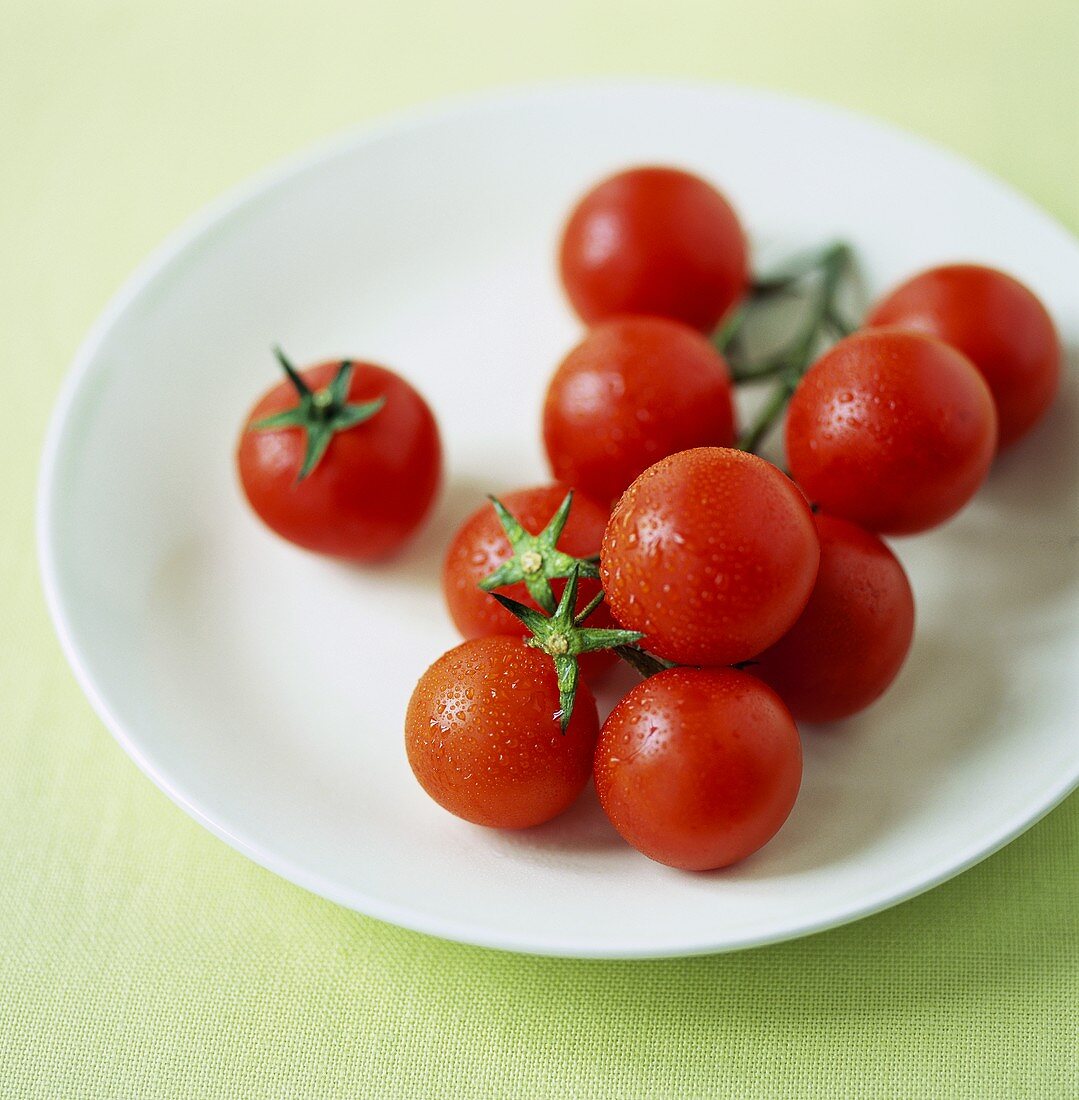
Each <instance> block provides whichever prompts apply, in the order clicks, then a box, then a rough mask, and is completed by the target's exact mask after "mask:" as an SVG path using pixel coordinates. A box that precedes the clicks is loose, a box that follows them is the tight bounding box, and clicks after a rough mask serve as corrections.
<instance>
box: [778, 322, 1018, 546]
mask: <svg viewBox="0 0 1079 1100" xmlns="http://www.w3.org/2000/svg"><path fill="white" fill-rule="evenodd" d="M996 419H997V418H996V413H995V412H994V410H993V399H992V397H991V396H990V394H989V388H988V387H987V386H986V384H985V382H984V380H983V379H982V377H981V375H980V374H978V372H977V371H976V370H975V369H974V367H973V366H971V363H970V360H969V359H967V358H966V357H965V356H964V355H962V354H960V353H959V352H958V351H956V350H955V349H954V348H952V347H949V346H948V345H947V344H945V343H942V342H941V341H940V340H935V339H933V338H931V337H928V336H921V335H919V334H917V333H914V332H903V331H900V330H898V329H870V330H867V331H864V332H857V333H855V334H854V335H853V336H848V337H847V338H846V339H845V340H841V341H840V342H839V343H838V344H836V345H835V346H834V347H833V348H832V349H831V350H830V351H828V352H827V353H826V354H825V355H823V356H822V357H821V358H820V359H819V360H818V361H817V362H816V363H815V364H814V365H813V366H812V367H810V369H809V371H808V373H807V374H806V376H805V377H804V378H803V379H802V381H801V383H800V385H799V386H798V389H797V390H796V391H795V394H794V397H793V398H792V400H791V404H790V409H789V411H788V414H787V458H788V461H789V463H790V468H791V473H792V474H793V475H794V478H795V480H796V481H797V482H798V484H799V485H801V486H802V488H803V489H804V490H805V491H806V493H807V495H808V496H809V498H810V499H811V500H813V501H815V502H816V503H817V504H819V505H820V506H821V508H822V510H823V511H825V512H828V513H830V514H831V515H836V516H841V517H843V518H844V519H849V520H853V521H854V522H855V523H857V524H859V525H860V526H862V527H866V528H868V529H869V530H870V531H883V532H885V533H889V534H893V535H905V534H913V533H914V532H916V531H925V530H927V529H928V528H930V527H935V526H936V525H937V524H938V523H943V522H944V520H946V519H948V518H949V517H950V516H952V515H954V514H955V513H956V512H958V511H959V509H960V508H962V507H963V505H964V504H966V503H967V501H968V500H970V498H971V497H972V496H973V495H974V494H975V492H976V491H977V490H978V487H979V486H980V485H981V484H982V482H983V481H984V480H985V476H986V474H987V473H988V471H989V465H990V463H991V462H992V460H993V454H994V452H995V450H996V441H997V431H996Z"/></svg>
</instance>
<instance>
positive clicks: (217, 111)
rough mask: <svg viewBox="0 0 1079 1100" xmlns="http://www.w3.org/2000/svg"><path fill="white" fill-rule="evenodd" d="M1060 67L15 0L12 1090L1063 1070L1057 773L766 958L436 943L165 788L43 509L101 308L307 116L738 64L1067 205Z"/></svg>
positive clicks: (8, 888) (456, 1086)
mask: <svg viewBox="0 0 1079 1100" xmlns="http://www.w3.org/2000/svg"><path fill="white" fill-rule="evenodd" d="M1077 58H1079V4H1077V3H1076V2H1075V0H1057V2H1051V0H1024V2H1023V3H1015V2H1012V0H1005V2H997V0H981V2H967V0H963V2H957V0H951V2H949V3H943V4H942V3H940V0H916V2H911V0H903V2H902V3H889V4H883V3H875V2H867V0H825V2H816V3H812V4H810V3H805V2H803V0H787V2H783V3H774V2H770V0H758V2H756V3H752V4H749V3H745V2H741V3H728V2H726V0H724V2H717V0H702V2H700V3H689V2H668V3H666V4H660V3H656V2H654V0H647V2H643V0H642V2H638V0H605V2H596V0H544V2H542V3H518V2H516V0H501V2H489V3H480V2H476V0H454V2H447V3H443V4H435V3H422V2H420V0H380V2H379V3H368V2H366V0H353V2H351V3H339V4H331V3H325V2H319V0H307V2H304V3H300V2H298V0H297V2H294V3H291V4H274V3H269V4H267V3H256V2H254V0H231V2H229V3H221V2H220V0H143V2H138V0H115V2H106V0H100V2H90V0H81V2H80V0H49V2H47V3H42V2H34V0H7V3H6V4H4V5H3V7H2V8H0V372H2V379H3V384H2V386H0V409H2V412H3V417H2V420H3V429H2V431H0V488H2V490H3V501H4V503H3V507H2V508H0V522H2V527H0V536H2V537H0V1097H23V1096H27V1097H30V1096H33V1097H38V1096H41V1097H64V1098H67V1097H82V1096H92V1097H118V1098H128V1097H139V1098H142V1097H146V1098H153V1097H212V1098H217V1097H264V1096H266V1097H269V1096H275V1097H327V1098H328V1097H337V1096H386V1097H398V1096H401V1097H405V1096H415V1097H425V1098H426V1097H524V1098H530V1100H540V1098H543V1097H558V1098H569V1097H627V1098H628V1097H653V1096H656V1097H666V1096H694V1097H696V1096H729V1097H738V1098H740V1100H747V1098H752V1097H758V1096H762V1097H780V1096H812V1097H833V1096H834V1097H863V1096H864V1097H874V1098H876V1097H892V1096H895V1097H950V1096H969V1097H978V1098H990V1097H1001V1098H1008V1100H1016V1098H1020V1097H1071V1098H1074V1097H1076V1096H1079V1070H1077V1064H1076V1059H1077V1054H1076V1051H1077V1049H1079V1028H1077V993H1079V915H1077V914H1079V890H1077V869H1079V799H1076V798H1074V797H1073V798H1072V799H1070V800H1069V801H1067V802H1066V803H1065V804H1064V805H1063V806H1061V807H1060V808H1058V809H1057V810H1056V811H1054V812H1053V813H1052V814H1050V815H1049V817H1047V818H1046V819H1045V820H1044V821H1043V822H1042V823H1040V824H1039V825H1037V826H1036V827H1035V828H1034V829H1032V830H1031V831H1030V832H1029V833H1027V834H1026V835H1025V836H1023V837H1022V838H1021V839H1019V840H1018V841H1016V842H1015V843H1013V844H1012V845H1010V846H1009V847H1008V848H1006V849H1005V850H1004V851H1002V852H1001V853H999V854H998V855H995V856H993V857H992V858H991V859H989V860H987V861H985V862H984V863H983V864H981V865H980V866H978V867H977V868H975V869H974V870H971V871H969V872H967V873H966V874H964V875H962V876H961V877H959V878H958V879H956V880H954V881H952V882H950V883H948V884H946V885H944V886H942V887H940V888H939V889H937V890H934V891H932V892H931V893H930V894H928V895H926V896H924V897H921V898H919V899H917V900H914V901H911V902H908V903H907V904H904V905H901V906H899V907H898V908H895V909H893V910H891V911H889V912H887V913H884V914H881V915H879V916H877V917H874V918H872V919H869V920H864V921H861V922H860V923H858V924H855V925H852V926H849V927H846V928H842V929H839V930H836V931H833V932H830V933H825V934H822V935H817V936H814V937H811V938H809V939H805V940H801V941H798V942H794V943H789V944H784V945H780V946H777V947H771V948H764V949H759V950H755V951H749V952H743V953H740V954H734V955H727V956H716V957H712V958H698V959H685V960H670V961H664V962H654V963H649V962H644V963H640V962H638V963H609V962H607V963H590V962H579V961H576V962H574V961H561V960H554V959H535V958H525V957H515V956H512V955H507V954H500V953H497V952H492V951H484V950H479V949H475V948H468V947H462V946H458V945H454V944H449V943H443V942H440V941H437V940H434V939H430V938H428V937H425V936H422V935H418V934H415V933H412V932H406V931H402V930H399V929H395V928H392V927H389V926H387V925H384V924H381V923H379V922H377V921H374V920H370V919H367V918H364V917H360V916H357V915H355V914H352V913H350V912H347V911H345V910H343V909H339V908H336V907H335V906H333V905H331V904H329V903H327V902H324V901H322V900H320V899H318V898H316V897H313V896H312V895H309V894H307V893H305V892H304V891H302V890H300V889H298V888H296V887H294V886H292V885H290V884H288V883H286V882H284V881H281V880H279V879H277V878H275V877H274V876H273V875H271V874H269V873H268V872H266V871H263V870H261V869H260V868H258V867H256V866H254V865H253V864H251V863H249V862H248V861H246V860H245V859H244V858H243V857H242V856H240V855H238V854H237V853H236V852H234V851H232V850H230V849H229V848H227V847H226V846H225V845H224V844H222V843H221V842H220V841H218V840H216V839H214V838H213V837H212V836H210V835H209V834H208V833H206V832H204V831H203V830H202V829H201V828H200V827H199V826H197V825H196V824H195V823H194V822H193V821H191V820H189V819H188V818H187V817H185V816H184V814H183V813H182V812H181V811H180V810H178V809H177V808H176V807H174V806H173V805H172V804H171V803H170V802H169V801H168V799H167V798H166V797H165V796H164V795H163V794H161V793H159V792H158V791H157V790H156V789H155V788H154V787H153V786H152V785H151V784H150V782H149V781H148V780H146V779H145V778H144V777H143V776H142V775H141V774H140V773H139V772H138V771H137V769H136V768H135V765H134V764H132V763H131V762H130V761H129V760H128V759H127V757H126V756H125V755H124V754H123V752H122V751H121V750H120V749H119V747H118V746H117V745H116V744H115V743H114V742H113V740H112V738H111V737H110V736H109V735H108V733H107V732H106V731H105V729H104V728H103V726H102V725H101V723H100V722H99V721H98V720H97V718H96V717H95V716H94V714H93V713H92V711H91V710H90V707H89V705H88V704H87V703H86V701H85V700H84V699H83V697H82V695H81V694H80V692H79V690H78V688H77V687H76V685H75V683H74V681H73V679H72V676H71V674H70V672H69V671H68V669H67V667H66V665H65V663H64V660H63V658H62V656H61V654H60V651H59V648H58V645H57V643H56V641H55V639H54V636H53V633H52V630H51V627H50V625H49V623H48V621H47V619H46V615H45V611H44V606H43V602H42V597H41V594H40V588H39V582H38V577H37V569H36V564H35V559H34V546H33V533H32V509H33V496H34V489H35V486H34V480H35V472H36V465H37V460H38V455H39V452H40V446H41V439H42V435H43V431H44V426H45V422H46V417H47V414H48V411H49V408H50V406H51V404H52V402H53V400H54V397H55V395H56V392H57V388H58V386H59V383H60V379H61V376H62V374H63V372H64V369H65V367H66V364H67V363H68V361H69V360H70V357H71V355H72V353H73V351H74V349H75V347H76V345H77V344H78V342H79V340H80V338H81V336H82V335H83V333H84V331H85V329H86V328H87V326H88V325H89V324H90V322H91V321H92V320H93V318H94V316H95V315H96V314H97V312H98V311H99V310H100V309H101V307H102V306H103V304H104V302H105V301H106V299H107V298H108V296H109V295H110V294H111V292H112V291H113V290H114V289H115V288H116V287H117V285H118V284H119V283H120V282H121V280H122V279H123V278H124V276H125V275H126V274H127V273H128V272H129V270H130V269H131V268H132V267H133V266H134V264H135V263H136V262H137V261H138V260H139V259H140V258H141V257H142V256H143V255H144V254H145V253H146V252H147V251H149V250H150V248H152V247H153V246H154V245H155V244H156V243H157V242H158V241H159V240H160V238H161V237H162V236H163V235H164V234H165V233H167V232H168V231H169V230H170V229H172V228H173V227H174V226H175V225H176V224H177V223H178V222H179V221H181V220H182V219H183V218H184V217H185V216H187V215H188V214H190V213H191V212H192V211H193V210H195V209H196V208H197V207H199V206H200V205H201V204H202V203H204V202H205V201H206V200H208V199H210V198H212V197H213V196H214V195H215V194H217V193H218V192H220V191H221V190H223V189H224V188H225V187H227V186H229V185H231V184H233V183H235V182H236V181H238V180H240V179H241V178H243V177H244V176H245V175H247V174H249V173H250V172H251V171H253V170H255V169H258V168H260V167H263V166H264V165H266V164H267V163H269V162H271V161H272V160H274V159H276V158H277V157H279V156H281V155H283V154H286V153H289V152H292V151H294V150H295V149H296V148H298V147H301V146H303V145H304V144H305V143H308V142H310V141H311V140H313V139H315V138H318V137H322V136H324V135H327V134H330V133H332V132H333V131H335V130H338V129H340V128H342V127H345V126H349V125H352V124H355V123H357V122H361V121H363V120H365V119H367V118H373V117H375V116H377V115H379V114H382V113H384V112H386V111H388V110H392V109H395V108H398V107H401V106H405V105H410V104H413V103H417V102H420V101H423V100H427V99H431V98H434V97H437V96H440V95H445V94H447V93H451V92H459V91H466V90H472V89H478V88H481V87H486V86H490V85H496V84H503V83H510V82H513V83H517V82H521V81H526V80H533V79H538V78H541V77H559V76H579V75H589V74H602V73H618V74H630V73H632V74H654V75H662V76H670V75H682V76H687V77H694V78H708V79H718V80H724V81H738V82H744V83H747V84H751V85H759V86H767V87H774V88H779V89H785V90H789V91H794V92H798V93H802V94H807V95H811V96H816V97H818V98H821V99H825V100H830V101H832V102H837V103H841V104H844V105H847V106H851V107H855V108H859V109H863V110H866V111H870V112H872V113H875V114H877V115H880V116H882V117H884V118H887V119H889V120H891V121H893V122H897V123H899V124H900V125H903V126H905V127H907V128H909V129H912V130H915V131H917V132H919V133H921V134H924V135H926V136H929V137H931V138H935V139H938V140H940V141H942V142H944V143H945V144H947V145H949V146H951V147H953V148H955V149H957V150H958V151H960V152H962V153H965V154H966V155H968V156H970V157H971V158H973V159H974V160H976V161H978V162H980V163H981V164H983V165H985V166H987V167H988V168H990V169H991V170H993V171H995V172H997V173H998V174H999V175H1001V176H1003V177H1004V178H1005V179H1007V180H1009V181H1010V182H1011V183H1012V184H1014V185H1015V186H1017V187H1018V188H1020V189H1021V190H1023V191H1025V192H1026V193H1028V194H1029V195H1031V196H1032V197H1033V198H1034V199H1035V200H1036V201H1038V202H1039V203H1041V204H1042V205H1043V206H1045V207H1046V208H1047V209H1048V210H1049V211H1050V212H1051V213H1053V214H1055V215H1056V216H1057V217H1058V218H1059V219H1061V220H1062V221H1063V222H1064V224H1066V225H1067V226H1069V227H1070V228H1071V229H1072V230H1076V229H1079V63H1077ZM1075 290H1076V293H1077V294H1079V287H1076V288H1075Z"/></svg>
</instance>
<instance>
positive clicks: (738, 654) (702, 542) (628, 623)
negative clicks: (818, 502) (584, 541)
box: [600, 447, 820, 665]
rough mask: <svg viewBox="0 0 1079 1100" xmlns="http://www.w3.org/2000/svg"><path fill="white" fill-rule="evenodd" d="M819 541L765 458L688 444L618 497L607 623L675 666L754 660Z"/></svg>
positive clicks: (793, 608)
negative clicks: (631, 633) (640, 636)
mask: <svg viewBox="0 0 1079 1100" xmlns="http://www.w3.org/2000/svg"><path fill="white" fill-rule="evenodd" d="M819 557H820V544H819V542H818V540H817V533H816V529H815V527H814V525H813V517H812V514H811V513H810V511H809V505H808V504H807V503H806V500H805V498H804V497H803V496H802V494H801V493H800V492H799V490H798V488H797V486H796V485H794V483H793V482H792V481H791V480H790V479H789V478H787V477H785V476H784V475H783V473H781V472H780V471H779V470H778V469H776V467H775V466H773V465H771V463H768V462H765V461H764V460H763V459H761V458H758V457H757V456H756V455H751V454H747V453H745V452H744V451H735V450H731V449H729V448H726V447H699V448H697V449H695V450H691V451H682V452H681V453H680V454H676V455H671V456H670V457H669V458H665V459H662V460H661V461H659V462H657V463H656V464H655V465H654V466H652V467H650V468H649V469H647V470H646V471H645V472H644V473H643V474H641V476H640V477H639V478H638V479H637V480H636V481H635V482H634V483H633V484H632V485H631V486H630V487H629V489H628V490H627V491H626V493H625V495H624V496H623V497H622V499H621V500H620V501H619V502H618V505H617V507H616V508H615V510H614V512H613V514H612V515H611V520H610V523H608V525H607V531H606V533H605V535H604V537H603V550H602V552H601V554H600V575H601V578H602V583H603V588H604V591H605V592H606V594H607V600H608V602H609V603H610V605H611V611H612V612H613V613H614V617H615V619H617V620H618V622H620V623H621V624H622V625H623V626H624V627H628V628H629V629H631V630H639V631H642V632H643V633H644V634H645V636H646V637H645V639H644V641H643V642H642V645H643V646H644V647H645V648H646V649H649V650H651V651H652V652H654V653H657V654H658V655H659V656H661V657H665V658H667V659H668V660H671V661H676V662H678V663H679V664H686V665H725V664H734V663H736V662H738V661H744V660H746V659H748V658H750V657H754V656H756V654H758V653H760V651H761V650H762V649H765V648H767V647H768V646H770V645H771V644H772V643H773V642H775V641H777V640H778V639H779V638H781V637H782V636H783V635H784V634H785V633H786V632H787V630H789V629H790V627H791V626H792V625H793V624H794V621H795V620H796V619H797V618H798V616H799V615H800V614H801V613H802V609H803V608H804V607H805V605H806V601H807V600H808V599H809V593H810V592H811V591H812V588H813V581H814V579H815V578H816V575H817V562H818V560H819Z"/></svg>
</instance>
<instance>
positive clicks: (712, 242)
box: [559, 167, 749, 332]
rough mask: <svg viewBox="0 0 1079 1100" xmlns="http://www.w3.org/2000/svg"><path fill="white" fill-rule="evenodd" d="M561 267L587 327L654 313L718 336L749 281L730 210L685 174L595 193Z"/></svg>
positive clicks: (571, 232) (578, 211)
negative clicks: (718, 327) (623, 316)
mask: <svg viewBox="0 0 1079 1100" xmlns="http://www.w3.org/2000/svg"><path fill="white" fill-rule="evenodd" d="M559 263H560V267H561V273H562V283H563V285H564V286H565V288H566V293H567V294H568V295H569V299H570V301H571V302H572V303H573V307H574V309H576V310H577V313H578V314H579V315H580V317H581V319H582V320H583V321H585V322H586V323H588V324H593V323H595V322H596V321H602V320H605V319H606V318H608V317H614V316H616V315H619V314H624V313H647V314H655V315H657V316H660V317H671V318H673V319H674V320H676V321H684V322H685V323H686V324H687V325H692V326H693V327H694V328H696V329H699V330H700V331H702V332H711V331H712V329H714V328H715V327H716V325H717V324H718V322H719V320H720V318H722V317H723V315H724V314H725V313H726V312H727V311H728V310H729V309H730V308H731V306H732V305H733V304H734V303H735V302H736V301H738V299H739V298H741V296H742V295H743V293H744V292H745V289H746V285H747V282H748V278H749V276H748V249H747V246H746V237H745V233H744V232H743V231H742V226H741V224H740V223H739V221H738V216H737V214H735V212H734V210H733V209H732V207H731V205H730V203H729V202H727V200H726V199H725V198H724V197H723V196H722V195H721V194H720V193H719V192H718V191H717V190H716V189H715V188H714V187H713V186H712V185H711V184H710V183H708V182H706V181H705V180H703V179H701V178H700V177H699V176H695V175H692V174H691V173H689V172H684V171H681V170H680V169H677V168H663V167H644V168H633V169H629V170H628V171H625V172H619V173H618V174H617V175H615V176H612V177H611V178H610V179H607V180H604V181H603V182H602V183H600V184H598V185H597V186H596V187H594V188H593V189H592V190H591V191H589V192H588V194H587V195H585V196H584V198H583V199H581V201H580V202H579V203H578V205H577V206H576V208H575V209H574V210H573V212H572V214H571V215H570V218H569V221H568V223H567V224H566V228H565V230H564V231H563V235H562V246H561V251H560V257H559Z"/></svg>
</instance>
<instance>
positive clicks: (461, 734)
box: [405, 635, 599, 829]
mask: <svg viewBox="0 0 1079 1100" xmlns="http://www.w3.org/2000/svg"><path fill="white" fill-rule="evenodd" d="M559 718H560V702H559V691H558V682H557V678H556V676H555V669H554V664H553V663H552V661H551V658H550V657H549V656H548V655H547V654H546V653H542V652H540V651H539V650H538V649H533V648H532V647H530V646H528V645H526V644H525V642H524V640H523V639H521V638H511V637H508V636H505V635H497V636H493V637H488V638H476V639H473V640H472V641H468V642H463V643H462V644H461V645H459V646H457V647H456V648H455V649H451V650H450V651H449V652H448V653H446V654H444V655H443V656H442V657H440V658H439V659H438V660H437V661H435V663H434V664H433V665H432V666H431V667H430V668H429V669H428V670H427V671H426V672H425V673H424V674H423V675H422V676H421V677H420V681H419V683H418V684H417V685H416V690H415V691H414V692H413V694H412V699H411V700H410V702H409V704H408V712H407V714H406V716H405V749H406V752H407V754H408V762H409V764H410V765H411V767H412V771H413V772H414V773H415V776H416V778H417V779H418V780H419V782H420V785H421V786H422V787H423V789H424V790H425V791H426V792H427V793H428V794H429V795H430V796H431V797H432V798H433V799H434V800H435V801H436V802H437V803H438V804H439V805H440V806H442V807H443V808H444V809H446V810H449V812H450V813H452V814H456V815H457V817H461V818H464V819H465V820H466V821H471V822H473V823H474V824H476V825H487V826H492V827H495V828H500V829H523V828H527V827H528V826H530V825H539V824H541V823H542V822H544V821H549V820H550V819H551V818H552V817H555V816H557V815H558V814H560V813H561V812H562V811H563V810H565V809H567V808H568V807H569V806H570V805H571V804H572V803H573V802H574V801H575V800H576V798H577V796H578V795H579V794H580V793H581V791H582V789H583V788H584V786H585V784H586V783H587V782H588V777H589V775H590V773H591V770H592V754H593V750H594V748H595V744H596V736H597V732H598V729H599V719H598V717H597V714H596V702H595V700H594V699H593V698H592V695H591V693H590V692H589V690H588V688H587V687H586V686H584V684H579V685H578V686H577V693H576V703H575V706H574V708H573V716H572V718H571V719H570V722H569V725H568V726H567V728H566V730H565V732H564V733H563V731H562V729H561V727H560V725H559Z"/></svg>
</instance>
